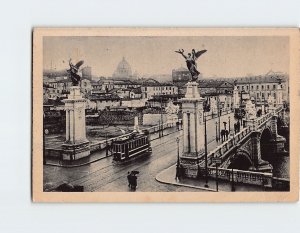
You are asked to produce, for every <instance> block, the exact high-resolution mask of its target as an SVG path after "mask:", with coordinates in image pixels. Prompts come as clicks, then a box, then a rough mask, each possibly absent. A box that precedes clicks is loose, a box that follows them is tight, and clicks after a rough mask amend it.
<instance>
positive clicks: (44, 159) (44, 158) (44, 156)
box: [43, 113, 46, 165]
mask: <svg viewBox="0 0 300 233" xmlns="http://www.w3.org/2000/svg"><path fill="white" fill-rule="evenodd" d="M45 152H46V149H45V113H44V114H43V164H44V165H46V154H45Z"/></svg>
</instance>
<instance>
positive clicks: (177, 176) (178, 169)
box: [175, 137, 181, 179]
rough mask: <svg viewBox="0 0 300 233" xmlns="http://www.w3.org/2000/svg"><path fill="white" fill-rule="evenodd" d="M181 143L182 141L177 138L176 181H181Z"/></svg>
mask: <svg viewBox="0 0 300 233" xmlns="http://www.w3.org/2000/svg"><path fill="white" fill-rule="evenodd" d="M179 141H180V139H179V138H178V137H177V138H176V142H177V164H176V176H175V179H180V177H181V174H180V172H181V171H180V158H179Z"/></svg>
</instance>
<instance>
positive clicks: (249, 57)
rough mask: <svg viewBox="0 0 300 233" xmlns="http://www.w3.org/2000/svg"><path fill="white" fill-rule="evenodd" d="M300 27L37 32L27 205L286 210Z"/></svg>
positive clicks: (292, 188) (293, 174)
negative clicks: (215, 205)
mask: <svg viewBox="0 0 300 233" xmlns="http://www.w3.org/2000/svg"><path fill="white" fill-rule="evenodd" d="M299 64H300V62H299V29H298V28H259V29H258V28H256V29H254V28H240V29H230V28H213V29H209V28H207V29H200V28H34V29H33V79H32V93H33V98H32V99H33V102H32V198H33V201H34V202H294V201H298V196H299V168H298V164H299V146H298V145H299V129H300V127H299V115H300V114H299V108H300V106H299V83H300V81H299V80H300V79H299V78H300V77H299V76H300V75H299V74H300V70H299Z"/></svg>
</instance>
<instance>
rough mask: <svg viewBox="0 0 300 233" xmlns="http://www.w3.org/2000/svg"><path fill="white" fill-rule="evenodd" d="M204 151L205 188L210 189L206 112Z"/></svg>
mask: <svg viewBox="0 0 300 233" xmlns="http://www.w3.org/2000/svg"><path fill="white" fill-rule="evenodd" d="M203 114H204V140H205V141H204V149H205V185H204V187H205V188H208V170H207V129H206V114H205V111H204V113H203Z"/></svg>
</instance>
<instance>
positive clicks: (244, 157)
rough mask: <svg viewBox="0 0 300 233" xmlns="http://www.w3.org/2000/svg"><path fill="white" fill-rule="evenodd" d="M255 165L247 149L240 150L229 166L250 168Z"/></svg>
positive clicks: (243, 168)
mask: <svg viewBox="0 0 300 233" xmlns="http://www.w3.org/2000/svg"><path fill="white" fill-rule="evenodd" d="M252 166H253V162H252V160H251V158H250V154H249V153H248V151H246V150H238V151H237V153H236V154H235V155H234V156H233V159H232V162H231V163H230V165H229V166H228V168H229V169H231V168H234V169H239V170H249V168H250V167H252Z"/></svg>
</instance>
